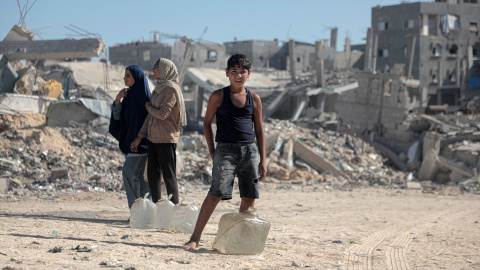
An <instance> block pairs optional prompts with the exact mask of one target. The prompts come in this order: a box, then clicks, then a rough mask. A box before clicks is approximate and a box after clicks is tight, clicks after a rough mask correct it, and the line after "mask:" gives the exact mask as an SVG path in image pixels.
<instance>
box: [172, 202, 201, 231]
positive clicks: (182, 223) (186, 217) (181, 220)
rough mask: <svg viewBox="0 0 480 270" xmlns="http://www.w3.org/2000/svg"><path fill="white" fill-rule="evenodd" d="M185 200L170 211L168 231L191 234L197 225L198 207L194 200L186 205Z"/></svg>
mask: <svg viewBox="0 0 480 270" xmlns="http://www.w3.org/2000/svg"><path fill="white" fill-rule="evenodd" d="M186 201H187V199H184V200H182V202H181V203H179V204H177V205H175V206H174V207H173V209H172V218H171V220H170V230H171V231H173V232H183V233H190V234H191V233H193V229H194V228H195V224H197V218H198V213H199V211H198V207H197V206H196V205H195V200H193V201H192V203H191V204H190V203H187V202H186Z"/></svg>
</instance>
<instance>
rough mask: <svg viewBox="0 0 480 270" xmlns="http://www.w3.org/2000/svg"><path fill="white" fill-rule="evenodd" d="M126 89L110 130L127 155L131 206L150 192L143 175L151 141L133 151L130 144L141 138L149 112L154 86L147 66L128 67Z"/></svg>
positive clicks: (114, 109)
mask: <svg viewBox="0 0 480 270" xmlns="http://www.w3.org/2000/svg"><path fill="white" fill-rule="evenodd" d="M123 80H124V82H125V86H127V88H124V89H122V90H120V92H118V94H117V97H116V98H115V102H114V103H113V106H112V115H111V117H110V127H109V132H110V133H111V134H112V135H113V136H114V137H115V138H116V139H117V140H118V146H119V148H120V150H121V151H122V152H123V153H124V154H125V163H124V164H123V168H122V176H123V183H124V186H125V191H126V193H127V199H128V208H130V209H131V208H132V205H133V203H134V202H135V200H136V199H138V198H143V197H144V196H145V194H146V193H147V192H150V190H149V187H148V183H147V182H146V181H145V179H144V177H143V175H144V171H145V165H146V162H147V152H148V151H147V150H148V148H147V144H148V142H147V140H146V139H145V138H144V139H142V141H141V143H140V145H139V147H138V151H137V152H135V153H133V152H132V151H131V150H130V144H131V143H132V142H133V141H134V140H135V138H136V137H137V134H138V132H139V131H140V129H141V128H142V125H143V122H144V121H145V118H146V117H147V115H148V112H147V110H146V109H145V103H147V102H149V101H150V96H151V92H150V88H149V86H148V80H147V77H146V76H145V73H144V72H143V69H142V68H141V67H140V66H138V65H130V66H128V67H127V68H126V69H125V77H124V78H123Z"/></svg>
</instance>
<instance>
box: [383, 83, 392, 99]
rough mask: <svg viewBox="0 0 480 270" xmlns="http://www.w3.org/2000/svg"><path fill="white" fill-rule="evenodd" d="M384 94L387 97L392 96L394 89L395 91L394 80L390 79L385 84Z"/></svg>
mask: <svg viewBox="0 0 480 270" xmlns="http://www.w3.org/2000/svg"><path fill="white" fill-rule="evenodd" d="M383 89H384V90H383V94H384V95H386V96H391V95H392V89H393V81H392V79H389V80H387V81H386V82H385V85H384V88H383Z"/></svg>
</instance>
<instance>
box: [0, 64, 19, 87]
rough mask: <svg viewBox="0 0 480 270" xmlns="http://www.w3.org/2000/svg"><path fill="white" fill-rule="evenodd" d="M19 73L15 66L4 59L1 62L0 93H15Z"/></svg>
mask: <svg viewBox="0 0 480 270" xmlns="http://www.w3.org/2000/svg"><path fill="white" fill-rule="evenodd" d="M17 79H18V73H17V72H16V71H15V69H14V68H13V66H12V65H11V64H10V63H9V62H8V61H7V60H6V59H5V57H2V59H1V60H0V92H5V93H13V89H14V88H15V82H16V81H17Z"/></svg>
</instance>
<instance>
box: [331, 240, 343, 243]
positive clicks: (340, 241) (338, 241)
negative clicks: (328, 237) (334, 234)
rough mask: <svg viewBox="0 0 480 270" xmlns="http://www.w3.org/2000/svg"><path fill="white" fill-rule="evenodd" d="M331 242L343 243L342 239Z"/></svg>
mask: <svg viewBox="0 0 480 270" xmlns="http://www.w3.org/2000/svg"><path fill="white" fill-rule="evenodd" d="M332 243H334V244H343V241H342V240H333V241H332Z"/></svg>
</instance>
